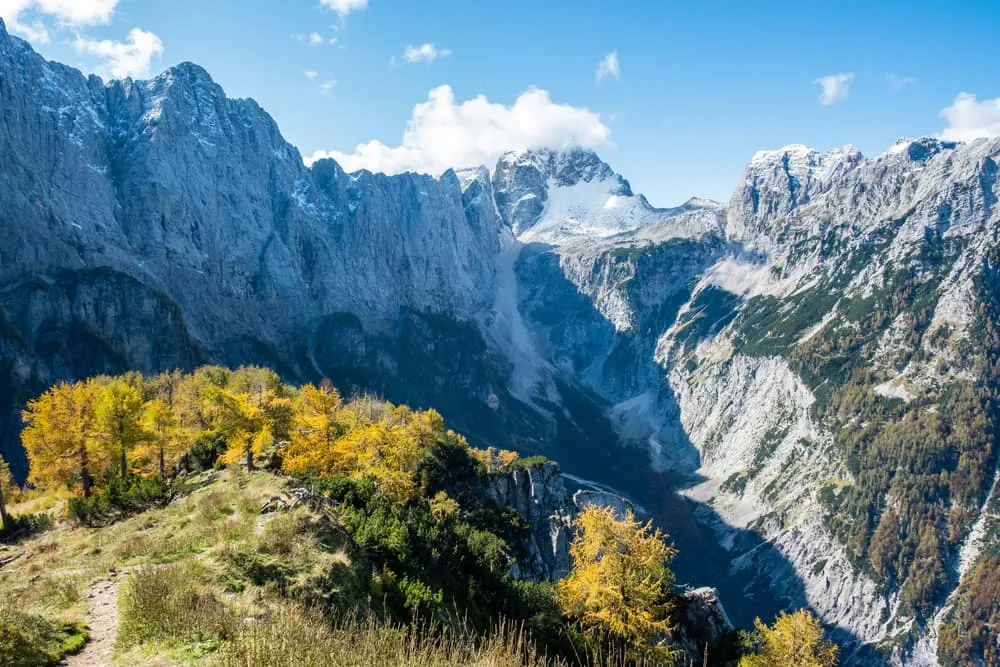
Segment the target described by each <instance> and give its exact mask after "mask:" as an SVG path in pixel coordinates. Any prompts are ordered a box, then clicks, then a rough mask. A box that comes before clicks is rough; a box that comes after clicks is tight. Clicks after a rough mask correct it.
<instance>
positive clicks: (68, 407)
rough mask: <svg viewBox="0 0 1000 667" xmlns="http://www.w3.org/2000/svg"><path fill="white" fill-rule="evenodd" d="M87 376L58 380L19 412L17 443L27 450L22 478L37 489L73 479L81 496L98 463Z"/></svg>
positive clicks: (92, 393) (92, 386) (90, 484)
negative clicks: (78, 379)
mask: <svg viewBox="0 0 1000 667" xmlns="http://www.w3.org/2000/svg"><path fill="white" fill-rule="evenodd" d="M97 391H98V387H97V385H96V384H95V383H93V382H86V383H84V382H76V383H74V384H69V383H65V382H63V383H60V384H57V385H55V386H53V387H52V388H50V389H49V390H48V391H46V392H45V393H44V394H42V395H41V396H40V397H38V398H37V399H35V400H33V401H29V402H28V405H27V409H25V410H24V412H22V420H23V421H24V429H23V430H22V431H21V443H22V445H24V449H25V452H26V453H27V455H28V462H29V464H30V466H31V472H30V473H29V475H28V481H30V482H31V483H32V484H34V485H35V486H37V487H39V488H41V489H49V488H53V487H54V486H56V485H59V484H65V485H70V486H72V485H75V484H76V483H79V484H80V486H81V487H82V490H83V495H84V497H89V496H90V493H91V490H92V488H93V485H94V477H93V473H94V471H95V470H100V469H102V465H103V464H104V463H105V457H104V456H103V454H104V452H103V451H101V449H100V448H99V447H98V446H97V443H96V440H95V431H94V421H95V420H94V403H95V396H96V393H97Z"/></svg>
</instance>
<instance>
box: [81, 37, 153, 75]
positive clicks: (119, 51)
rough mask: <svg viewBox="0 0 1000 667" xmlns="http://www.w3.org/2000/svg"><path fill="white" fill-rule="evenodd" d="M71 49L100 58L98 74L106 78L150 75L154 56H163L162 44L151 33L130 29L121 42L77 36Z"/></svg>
mask: <svg viewBox="0 0 1000 667" xmlns="http://www.w3.org/2000/svg"><path fill="white" fill-rule="evenodd" d="M73 48H75V49H76V50H77V51H79V52H80V53H87V54H90V55H93V56H99V57H101V58H103V59H104V63H103V64H102V65H101V66H100V67H98V68H97V71H98V72H100V73H101V74H103V75H105V76H110V77H112V78H115V79H123V78H125V77H131V78H133V79H141V78H145V77H147V76H148V75H149V68H150V64H151V63H152V60H153V56H159V55H161V54H162V53H163V42H162V41H160V38H159V37H157V36H156V35H154V34H153V33H151V32H146V31H145V30H139V29H138V28H133V29H132V30H130V31H129V33H128V37H127V40H126V41H124V42H115V41H112V40H110V39H105V40H100V41H97V40H90V39H85V38H83V37H81V36H79V35H78V36H77V38H76V40H75V41H74V42H73Z"/></svg>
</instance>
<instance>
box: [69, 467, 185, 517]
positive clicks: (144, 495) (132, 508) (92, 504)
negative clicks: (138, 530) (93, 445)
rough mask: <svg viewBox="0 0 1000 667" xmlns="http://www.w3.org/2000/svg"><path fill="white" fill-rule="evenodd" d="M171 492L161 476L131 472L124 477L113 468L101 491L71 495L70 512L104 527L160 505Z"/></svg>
mask: <svg viewBox="0 0 1000 667" xmlns="http://www.w3.org/2000/svg"><path fill="white" fill-rule="evenodd" d="M169 495H170V487H169V485H168V484H167V483H166V482H164V481H163V480H161V479H160V478H159V477H148V478H147V477H142V476H140V475H129V476H127V477H125V478H124V479H122V477H121V476H120V475H119V474H118V473H117V472H116V471H115V470H113V469H112V470H110V471H108V473H107V476H106V482H105V485H104V487H103V488H102V489H100V490H99V491H98V492H96V493H94V494H93V495H91V496H90V497H89V498H70V500H69V505H68V507H67V513H68V514H69V517H70V518H71V519H76V520H77V521H80V522H81V523H83V524H86V525H88V526H100V525H104V524H107V523H109V522H111V521H113V520H115V519H117V518H121V517H124V516H128V515H130V514H135V513H137V512H142V511H144V510H147V509H149V508H150V507H153V506H155V505H160V504H162V503H164V502H166V500H167V499H168V497H169Z"/></svg>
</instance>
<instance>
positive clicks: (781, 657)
mask: <svg viewBox="0 0 1000 667" xmlns="http://www.w3.org/2000/svg"><path fill="white" fill-rule="evenodd" d="M754 625H755V626H756V631H757V636H758V638H759V651H758V652H757V653H755V654H753V655H747V656H743V657H742V658H740V667H772V666H773V665H787V666H788V667H833V666H834V665H836V664H837V646H836V644H834V643H833V642H831V641H829V640H827V639H825V638H824V637H823V626H822V625H820V622H819V619H818V618H816V617H815V616H814V615H813V614H812V613H810V612H809V611H808V610H806V609H800V610H799V611H796V612H794V613H791V614H787V613H785V612H781V613H780V614H779V615H778V618H777V619H775V621H774V625H772V626H770V627H768V626H767V625H765V624H764V623H763V622H762V621H761V620H760V619H759V618H758V619H757V620H756V622H755V623H754Z"/></svg>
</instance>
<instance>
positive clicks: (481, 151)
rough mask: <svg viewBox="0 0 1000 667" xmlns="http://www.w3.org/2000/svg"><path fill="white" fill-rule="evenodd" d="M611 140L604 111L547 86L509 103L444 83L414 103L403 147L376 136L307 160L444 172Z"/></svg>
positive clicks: (352, 167) (351, 168)
mask: <svg viewBox="0 0 1000 667" xmlns="http://www.w3.org/2000/svg"><path fill="white" fill-rule="evenodd" d="M610 144H611V130H610V129H609V128H608V127H607V126H606V125H605V124H604V123H603V122H602V120H601V116H600V114H598V113H596V112H593V111H590V110H588V109H584V108H579V107H574V106H570V105H568V104H557V103H555V102H553V101H552V99H551V98H550V97H549V93H548V92H547V91H545V90H540V89H538V88H530V89H528V90H526V91H525V92H523V93H521V95H520V96H518V98H517V99H516V100H515V101H514V103H513V104H512V105H510V106H506V105H504V104H498V103H495V102H490V101H489V100H488V99H487V98H486V97H485V96H483V95H479V96H478V97H475V98H473V99H471V100H466V101H465V102H461V103H456V101H455V93H454V92H453V91H452V89H451V87H450V86H439V87H437V88H434V89H433V90H431V91H430V93H429V94H428V96H427V101H426V102H421V103H420V104H417V105H416V106H415V107H413V113H412V115H411V117H410V120H409V122H408V123H407V127H406V131H405V132H404V133H403V140H402V143H401V144H400V145H399V146H396V147H390V146H386V145H385V144H383V143H382V142H380V141H370V142H368V143H366V144H359V145H358V146H357V147H356V148H355V149H354V152H352V153H341V152H339V151H316V152H315V153H313V155H312V156H311V157H309V158H307V159H306V163H307V164H312V163H313V162H315V161H316V160H320V159H323V158H327V157H332V158H334V159H335V160H337V161H338V162H339V163H340V164H341V166H342V167H344V169H346V170H347V171H356V170H358V169H368V170H370V171H376V172H385V173H388V174H398V173H401V172H404V171H417V172H422V173H429V174H434V175H438V174H440V173H442V172H443V171H445V170H446V169H448V168H449V167H468V166H476V165H481V164H488V165H492V164H493V163H494V162H496V160H497V159H498V158H499V157H500V156H501V155H502V154H503V153H504V152H506V151H508V150H517V149H526V148H538V147H548V148H554V149H564V148H571V147H577V146H579V147H584V148H598V147H601V146H609V145H610Z"/></svg>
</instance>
